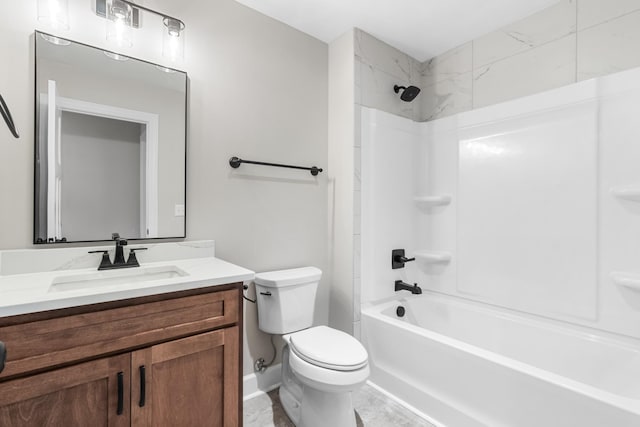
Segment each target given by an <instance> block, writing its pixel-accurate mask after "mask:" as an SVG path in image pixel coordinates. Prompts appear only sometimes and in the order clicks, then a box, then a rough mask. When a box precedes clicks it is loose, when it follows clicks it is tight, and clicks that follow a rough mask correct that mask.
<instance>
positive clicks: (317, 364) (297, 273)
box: [255, 267, 369, 427]
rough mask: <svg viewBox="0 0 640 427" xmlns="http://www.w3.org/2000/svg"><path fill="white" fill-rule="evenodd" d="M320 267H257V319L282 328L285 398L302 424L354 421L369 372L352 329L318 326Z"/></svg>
mask: <svg viewBox="0 0 640 427" xmlns="http://www.w3.org/2000/svg"><path fill="white" fill-rule="evenodd" d="M320 277H322V271H321V270H319V269H318V268H315V267H303V268H295V269H291V270H280V271H271V272H266V273H258V274H256V276H255V284H256V295H257V300H258V323H259V327H260V329H261V330H262V331H264V332H267V333H269V334H282V335H283V339H284V341H285V343H286V345H285V347H284V350H283V352H282V384H281V385H280V401H281V402H282V406H283V408H284V410H285V412H286V413H287V415H288V416H289V418H290V419H291V420H292V421H293V423H294V424H295V425H296V426H297V427H320V426H322V427H326V426H331V427H355V425H356V417H355V413H354V410H353V404H352V402H351V393H352V392H353V391H354V390H357V389H358V388H359V387H360V386H362V385H363V384H364V382H365V381H366V380H367V378H368V377H369V363H368V354H367V350H366V349H365V348H364V347H363V346H362V344H360V342H359V341H358V340H357V339H355V338H354V337H352V336H351V335H349V334H346V333H344V332H342V331H338V330H336V329H332V328H329V327H327V326H315V327H314V326H313V314H314V306H315V299H316V291H317V289H318V283H319V281H320Z"/></svg>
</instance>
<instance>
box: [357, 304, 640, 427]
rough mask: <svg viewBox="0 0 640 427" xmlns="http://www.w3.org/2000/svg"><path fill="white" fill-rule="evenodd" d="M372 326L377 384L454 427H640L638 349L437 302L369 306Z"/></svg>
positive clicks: (368, 332) (367, 337)
mask: <svg viewBox="0 0 640 427" xmlns="http://www.w3.org/2000/svg"><path fill="white" fill-rule="evenodd" d="M400 305H401V306H403V307H404V308H405V310H406V314H405V316H404V317H402V318H399V317H398V316H397V315H396V308H397V307H398V306H400ZM362 323H363V332H362V333H363V339H364V342H365V344H366V345H367V348H368V349H369V351H370V353H371V359H372V377H371V378H372V381H373V382H375V383H376V384H378V385H379V386H381V387H383V388H384V389H386V390H388V391H390V392H391V393H393V394H394V395H396V396H398V397H399V398H400V399H403V400H405V401H406V402H408V403H409V404H410V405H412V406H415V407H416V408H417V409H418V410H420V411H423V412H425V413H427V414H429V415H430V416H431V417H433V418H434V419H436V420H437V421H439V422H440V423H442V424H444V425H451V426H456V427H476V426H478V427H479V426H486V425H490V426H496V427H499V426H504V427H507V426H518V427H538V426H541V425H544V426H550V427H556V426H557V427H563V426H581V427H600V426H604V425H611V426H616V427H632V426H637V425H638V423H639V422H640V386H639V385H638V382H637V381H635V378H637V376H638V375H640V343H638V341H637V340H633V339H624V338H620V337H619V336H615V335H612V334H607V333H604V332H598V333H595V332H594V331H593V330H591V329H587V328H582V327H577V326H570V325H568V324H565V323H562V322H557V321H551V320H546V319H541V318H536V317H533V316H528V315H524V314H516V313H515V312H511V311H508V310H503V309H499V308H496V307H490V306H486V305H481V304H478V303H473V302H469V301H463V300H460V299H454V298H452V297H448V296H444V295H439V294H436V293H432V292H427V293H426V294H424V295H421V296H414V297H408V298H399V299H397V300H391V301H387V302H384V303H381V304H377V305H371V306H368V307H367V308H365V309H364V310H363V313H362ZM408 349H411V350H410V351H407V350H408ZM425 355H428V356H425ZM398 361H402V362H401V363H398Z"/></svg>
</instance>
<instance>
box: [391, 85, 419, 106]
mask: <svg viewBox="0 0 640 427" xmlns="http://www.w3.org/2000/svg"><path fill="white" fill-rule="evenodd" d="M401 90H402V94H401V95H400V99H402V100H403V101H404V102H411V101H413V100H414V99H416V96H418V94H419V93H420V88H419V87H415V86H409V87H404V86H398V85H395V86H394V87H393V91H394V92H395V93H398V92H400V91H401Z"/></svg>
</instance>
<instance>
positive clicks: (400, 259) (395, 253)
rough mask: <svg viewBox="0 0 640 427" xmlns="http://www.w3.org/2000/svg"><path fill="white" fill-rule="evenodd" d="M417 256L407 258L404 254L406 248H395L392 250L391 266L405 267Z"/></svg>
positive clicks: (394, 268)
mask: <svg viewBox="0 0 640 427" xmlns="http://www.w3.org/2000/svg"><path fill="white" fill-rule="evenodd" d="M415 260H416V259H415V258H407V257H406V256H404V249H394V250H392V251H391V268H392V269H393V270H396V269H398V268H404V264H405V263H406V262H411V261H415Z"/></svg>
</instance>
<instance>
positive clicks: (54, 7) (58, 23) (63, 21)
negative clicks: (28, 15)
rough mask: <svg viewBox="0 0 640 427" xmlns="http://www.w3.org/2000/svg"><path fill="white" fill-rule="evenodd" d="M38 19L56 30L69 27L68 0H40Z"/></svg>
mask: <svg viewBox="0 0 640 427" xmlns="http://www.w3.org/2000/svg"><path fill="white" fill-rule="evenodd" d="M38 21H41V22H44V23H46V24H47V25H49V26H50V27H51V28H53V29H55V30H68V29H69V1H68V0H38Z"/></svg>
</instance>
